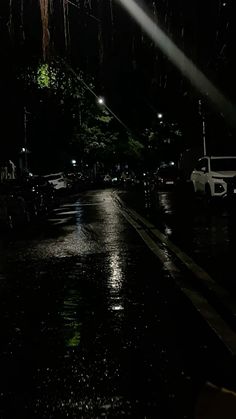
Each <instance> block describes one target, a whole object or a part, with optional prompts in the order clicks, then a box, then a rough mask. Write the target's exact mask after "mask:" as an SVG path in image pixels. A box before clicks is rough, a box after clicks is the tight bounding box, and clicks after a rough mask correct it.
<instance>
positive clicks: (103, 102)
mask: <svg viewBox="0 0 236 419" xmlns="http://www.w3.org/2000/svg"><path fill="white" fill-rule="evenodd" d="M98 103H99V105H105V100H104V99H103V97H99V98H98Z"/></svg>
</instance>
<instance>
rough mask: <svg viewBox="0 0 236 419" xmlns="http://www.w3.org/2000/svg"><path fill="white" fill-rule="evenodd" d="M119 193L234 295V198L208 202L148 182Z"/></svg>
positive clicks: (235, 243)
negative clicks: (232, 199)
mask: <svg viewBox="0 0 236 419" xmlns="http://www.w3.org/2000/svg"><path fill="white" fill-rule="evenodd" d="M120 196H121V197H122V198H123V199H124V200H125V202H127V203H128V204H129V205H130V206H132V207H133V208H135V209H138V211H139V212H140V213H142V214H144V215H145V216H146V217H147V218H148V219H150V220H151V221H152V222H153V223H154V224H155V225H156V226H157V227H158V228H159V229H160V230H161V231H162V232H163V233H164V234H165V235H166V236H167V237H168V238H169V239H170V240H171V241H172V242H173V243H175V244H176V245H177V246H179V247H180V248H181V249H182V250H183V251H185V252H186V253H187V254H188V255H189V256H191V257H192V258H193V260H194V261H195V262H197V263H198V264H199V265H200V266H201V267H202V268H203V269H205V270H206V271H207V272H208V273H209V274H210V275H211V276H212V277H213V278H214V280H215V281H217V282H218V283H220V284H221V286H223V287H225V288H227V289H228V290H230V292H232V294H234V295H235V298H236V281H235V266H234V260H235V252H236V217H235V211H236V202H235V201H227V200H218V201H217V200H215V201H213V202H212V203H211V204H209V203H208V202H205V200H204V198H202V197H195V196H193V195H192V194H191V193H189V191H188V190H186V191H185V190H178V189H174V188H169V190H159V191H157V190H153V188H152V186H151V185H149V184H148V183H146V184H145V185H144V187H143V185H142V186H141V187H139V188H133V189H132V190H129V191H123V192H121V193H120Z"/></svg>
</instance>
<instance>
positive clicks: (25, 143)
mask: <svg viewBox="0 0 236 419" xmlns="http://www.w3.org/2000/svg"><path fill="white" fill-rule="evenodd" d="M24 151H25V171H26V172H27V171H28V158H27V111H26V107H24Z"/></svg>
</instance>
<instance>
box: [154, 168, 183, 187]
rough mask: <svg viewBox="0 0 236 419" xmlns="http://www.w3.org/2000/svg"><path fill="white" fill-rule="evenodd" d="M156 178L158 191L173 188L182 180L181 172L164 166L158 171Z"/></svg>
mask: <svg viewBox="0 0 236 419" xmlns="http://www.w3.org/2000/svg"><path fill="white" fill-rule="evenodd" d="M155 178H156V185H157V188H158V189H168V188H173V187H174V186H175V185H176V184H177V182H178V180H179V178H180V172H179V170H178V169H177V168H176V167H175V166H164V167H160V168H159V169H158V170H157V171H156V173H155Z"/></svg>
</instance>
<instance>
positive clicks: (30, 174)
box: [29, 172, 35, 190]
mask: <svg viewBox="0 0 236 419" xmlns="http://www.w3.org/2000/svg"><path fill="white" fill-rule="evenodd" d="M29 176H30V177H32V176H33V173H31V172H30V173H29ZM33 189H34V190H35V188H32V190H33Z"/></svg>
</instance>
